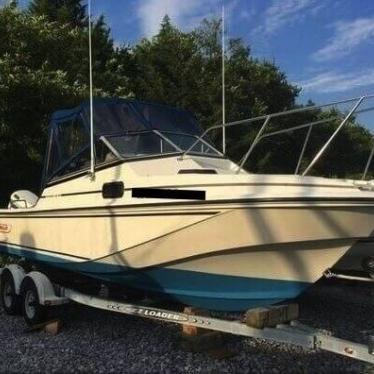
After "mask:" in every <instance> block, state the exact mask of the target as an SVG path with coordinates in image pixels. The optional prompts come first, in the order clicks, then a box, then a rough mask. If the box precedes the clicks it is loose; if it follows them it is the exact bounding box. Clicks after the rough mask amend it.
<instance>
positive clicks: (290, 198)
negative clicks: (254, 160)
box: [0, 98, 374, 311]
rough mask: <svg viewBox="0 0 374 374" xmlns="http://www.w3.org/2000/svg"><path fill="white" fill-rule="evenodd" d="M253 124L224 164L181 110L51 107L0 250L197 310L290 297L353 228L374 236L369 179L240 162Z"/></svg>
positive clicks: (353, 236) (0, 219)
mask: <svg viewBox="0 0 374 374" xmlns="http://www.w3.org/2000/svg"><path fill="white" fill-rule="evenodd" d="M360 100H362V98H361V99H360ZM90 103H91V104H92V107H91V105H90ZM353 103H356V101H353ZM308 108H309V107H308ZM308 108H306V109H305V108H302V109H296V110H294V111H291V112H292V113H294V112H295V111H296V112H297V111H302V110H310V108H309V109H308ZM355 110H357V107H356V105H355V107H354V110H353V109H352V111H351V113H349V114H348V115H347V117H346V118H344V120H343V121H342V123H341V124H340V125H339V128H340V126H341V127H343V126H344V124H345V122H346V121H347V119H348V118H349V116H350V115H352V114H353V113H354V111H355ZM287 113H288V112H282V113H279V114H275V115H274V114H273V115H270V116H262V117H257V118H255V119H252V120H246V122H249V123H251V122H252V121H253V120H256V121H257V120H263V121H264V124H263V126H262V130H264V128H265V126H266V125H267V124H268V122H269V121H270V120H271V119H272V118H274V117H276V116H277V115H280V116H283V115H284V114H287ZM91 120H92V122H91ZM244 122H245V121H242V122H240V121H239V123H244ZM236 124H238V122H236V123H231V124H225V125H224V126H226V127H227V128H228V127H230V126H231V125H236ZM90 126H93V127H90ZM305 126H306V127H309V128H312V127H314V126H316V123H309V124H306V125H304V127H305ZM91 128H92V129H93V132H92V131H90V129H91ZM217 128H219V126H218V127H217V126H213V127H212V129H217ZM339 128H338V129H339ZM292 129H293V128H292ZM262 130H260V135H259V136H257V138H256V139H255V141H254V142H253V143H252V145H251V148H250V149H249V151H248V152H247V153H246V155H245V156H244V157H243V159H242V162H241V163H235V162H233V161H231V160H230V159H228V158H227V157H226V156H225V155H223V154H222V153H221V152H220V151H219V150H218V149H217V148H216V146H215V145H214V144H213V142H211V141H210V140H209V139H208V137H207V136H206V135H207V133H208V132H209V131H210V130H207V131H203V130H202V129H201V128H200V126H199V124H198V122H197V120H196V118H195V117H194V116H193V115H192V114H191V113H189V112H188V111H185V110H183V109H179V108H174V107H170V106H166V105H160V104H154V103H145V102H141V101H136V100H130V99H95V100H93V101H92V102H84V103H82V104H80V105H79V106H77V107H75V108H73V109H67V110H59V111H57V112H55V113H54V114H53V115H52V117H51V121H50V126H49V136H48V143H47V151H46V156H45V164H44V172H43V180H42V187H41V193H40V195H39V196H36V195H34V194H33V193H32V192H29V191H25V190H19V191H16V192H14V193H13V194H12V195H11V197H10V202H9V207H8V208H7V209H1V210H0V251H1V252H3V253H6V254H8V255H13V256H17V257H22V258H25V259H26V260H27V261H28V262H30V263H32V264H36V265H40V266H45V267H47V268H48V269H51V273H50V274H52V275H53V274H58V273H59V272H60V271H62V272H63V273H64V274H66V275H65V278H64V279H65V280H66V281H68V280H70V279H73V278H75V277H78V276H83V277H84V278H85V279H89V280H91V281H92V282H99V283H104V284H109V285H116V286H119V287H121V288H123V289H125V290H126V289H135V290H138V291H140V292H144V293H145V294H147V295H157V296H162V297H166V298H170V299H172V300H176V301H178V302H180V303H183V304H186V305H193V306H197V307H200V308H206V309H210V310H227V311H242V310H246V309H248V308H251V307H256V306H265V305H270V304H274V303H278V302H281V301H283V300H287V299H292V298H295V297H297V296H298V295H299V294H300V293H301V292H303V291H304V290H305V289H306V288H307V287H308V286H309V285H311V284H313V283H314V282H316V281H317V280H318V279H319V278H320V277H321V276H322V274H323V272H324V271H325V270H326V269H327V268H330V267H332V266H333V265H334V264H335V263H336V262H337V261H338V260H339V259H340V258H341V257H342V256H343V255H344V254H345V253H346V252H347V251H348V250H349V249H350V248H351V247H352V246H353V245H354V244H355V243H356V242H357V241H358V240H362V239H365V240H374V238H373V229H374V220H373V217H374V191H373V190H372V189H371V188H363V187H362V183H361V184H360V186H358V185H357V184H356V183H355V181H352V180H343V179H329V178H323V177H316V176H308V175H298V174H295V175H291V174H290V175H271V174H269V175H265V174H262V175H261V174H252V173H249V172H248V171H246V170H245V169H244V165H245V162H246V160H247V159H248V157H249V156H250V153H251V150H253V147H254V144H256V142H258V141H259V139H260V137H261V136H265V133H264V132H263V131H262ZM284 131H293V130H289V129H285V130H284ZM267 135H269V134H267ZM333 136H335V135H333ZM332 140H333V139H332V138H331V139H329V141H332ZM321 151H323V150H321ZM301 157H302V155H301ZM316 157H317V159H316V160H313V161H312V163H313V162H316V161H318V157H320V154H318V155H316ZM370 161H371V160H370Z"/></svg>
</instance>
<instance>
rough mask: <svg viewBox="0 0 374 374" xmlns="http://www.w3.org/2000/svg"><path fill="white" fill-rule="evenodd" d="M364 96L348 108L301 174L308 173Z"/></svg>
mask: <svg viewBox="0 0 374 374" xmlns="http://www.w3.org/2000/svg"><path fill="white" fill-rule="evenodd" d="M363 100H364V97H361V98H360V99H358V100H357V102H356V104H355V105H354V106H353V108H352V109H351V110H350V112H349V113H348V114H347V116H346V117H345V118H344V119H343V121H342V122H341V123H340V125H339V126H338V127H337V129H336V130H335V131H334V133H333V134H332V135H331V136H330V138H329V139H328V140H327V142H326V143H325V144H324V145H323V146H322V147H321V149H320V150H319V151H318V152H317V154H316V155H315V156H314V158H313V160H312V161H311V162H310V164H309V165H308V166H307V168H306V169H305V170H304V172H303V174H302V176H305V175H307V174H308V171H309V170H310V169H311V168H312V167H313V166H314V165H315V163H316V162H317V161H318V160H319V159H320V157H321V156H322V155H323V153H324V152H325V151H326V149H327V147H328V146H329V145H330V144H331V142H332V141H333V140H334V139H335V137H336V135H338V133H339V132H340V130H341V129H342V128H343V126H344V125H345V124H346V123H347V122H348V120H349V119H350V118H351V117H352V115H353V113H354V112H355V111H356V109H357V108H358V107H359V106H360V105H361V103H362V102H363Z"/></svg>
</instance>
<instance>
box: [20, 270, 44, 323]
mask: <svg viewBox="0 0 374 374" xmlns="http://www.w3.org/2000/svg"><path fill="white" fill-rule="evenodd" d="M21 305H22V315H23V318H24V319H25V322H26V323H27V324H28V325H29V326H35V325H37V324H40V323H42V322H45V321H46V319H47V307H45V306H44V305H41V304H40V300H39V294H38V289H37V288H36V285H35V283H34V281H33V280H32V279H31V278H28V277H26V278H25V279H24V280H23V281H22V284H21Z"/></svg>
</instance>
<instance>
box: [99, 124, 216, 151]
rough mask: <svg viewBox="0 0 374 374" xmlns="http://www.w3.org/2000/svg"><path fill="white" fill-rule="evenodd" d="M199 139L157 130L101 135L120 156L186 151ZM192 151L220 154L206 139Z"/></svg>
mask: <svg viewBox="0 0 374 374" xmlns="http://www.w3.org/2000/svg"><path fill="white" fill-rule="evenodd" d="M198 139H199V137H198V136H197V135H190V134H183V133H173V132H170V131H157V130H153V131H144V132H134V133H126V134H119V135H109V136H102V137H101V140H102V141H103V142H104V144H105V145H107V147H108V149H109V150H110V151H111V152H112V153H113V154H114V155H116V156H117V157H119V158H131V157H141V156H150V155H161V154H168V153H179V152H184V151H186V150H188V149H189V148H190V147H191V146H192V145H193V144H194V143H195V142H196V141H197V140H198ZM192 152H193V153H203V154H211V155H219V154H220V153H219V152H218V151H217V150H216V149H215V148H214V147H213V146H212V145H211V144H209V143H208V142H205V141H198V143H197V144H195V145H194V147H193V148H192Z"/></svg>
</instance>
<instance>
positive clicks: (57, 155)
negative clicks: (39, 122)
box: [47, 116, 90, 178]
mask: <svg viewBox="0 0 374 374" xmlns="http://www.w3.org/2000/svg"><path fill="white" fill-rule="evenodd" d="M51 137H52V138H51V149H50V153H49V160H48V167H47V176H48V177H49V178H50V177H52V178H55V177H60V176H62V175H65V174H69V173H73V172H75V171H79V170H82V169H85V168H87V167H89V164H90V150H89V147H88V144H89V134H88V133H87V131H86V128H85V127H84V124H83V121H82V119H81V117H80V116H76V117H74V118H69V119H68V120H66V121H61V122H58V123H57V126H56V127H55V128H54V129H53V131H52V134H51Z"/></svg>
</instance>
